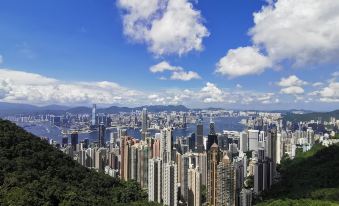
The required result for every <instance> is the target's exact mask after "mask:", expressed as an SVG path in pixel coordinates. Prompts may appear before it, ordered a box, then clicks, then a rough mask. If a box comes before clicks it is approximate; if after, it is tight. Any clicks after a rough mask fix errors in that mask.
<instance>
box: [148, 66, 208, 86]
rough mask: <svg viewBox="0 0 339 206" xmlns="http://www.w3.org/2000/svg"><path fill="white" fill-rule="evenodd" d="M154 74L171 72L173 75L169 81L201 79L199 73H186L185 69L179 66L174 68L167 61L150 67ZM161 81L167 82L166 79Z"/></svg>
mask: <svg viewBox="0 0 339 206" xmlns="http://www.w3.org/2000/svg"><path fill="white" fill-rule="evenodd" d="M150 71H151V72H152V73H161V72H165V71H171V72H172V74H171V76H170V78H169V79H171V80H181V81H189V80H192V79H201V77H200V76H199V74H198V73H196V72H194V71H185V70H184V68H182V67H179V66H172V65H170V64H169V63H168V62H167V61H162V62H160V63H159V64H156V65H153V66H151V67H150ZM160 80H167V78H166V77H163V76H162V77H161V78H160Z"/></svg>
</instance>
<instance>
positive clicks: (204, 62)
mask: <svg viewBox="0 0 339 206" xmlns="http://www.w3.org/2000/svg"><path fill="white" fill-rule="evenodd" d="M328 1H329V0H328ZM306 2H308V3H306ZM324 2H325V3H319V2H317V1H315V0H312V1H306V0H296V1H292V0H279V1H274V2H271V3H269V2H266V1H263V0H242V1H239V0H227V1H214V2H211V1H207V0H199V1H188V0H149V1H143V2H142V3H140V1H136V0H117V1H114V0H101V1H95V0H72V1H69V0H58V1H46V0H32V1H24V0H2V1H0V55H1V58H0V63H1V64H0V68H1V69H0V101H5V102H21V103H31V104H37V105H46V104H51V103H53V104H66V105H87V104H90V103H98V104H102V105H112V104H113V105H127V106H133V105H140V104H169V103H173V104H185V105H187V106H190V107H209V106H219V107H224V108H254V109H256V108H258V109H278V108H281V109H285V108H307V109H314V110H330V109H335V108H337V105H338V102H339V94H338V89H339V86H338V84H339V83H338V81H337V76H338V68H339V65H338V61H337V59H338V57H339V56H338V54H339V44H338V43H337V42H338V41H339V32H338V31H335V27H334V25H339V18H338V16H339V15H338V14H337V13H338V12H331V11H335V9H338V8H339V6H338V3H335V2H332V1H331V2H327V1H324ZM318 4H319V5H318ZM300 8H303V9H305V11H306V12H302V11H301V10H300ZM253 14H255V15H253ZM281 14H283V15H285V18H281V17H280V16H281ZM322 14H328V15H325V16H324V15H322ZM301 17H302V18H301ZM299 19H303V21H299ZM319 24H321V25H324V26H318V27H317V28H316V27H315V26H314V25H319ZM326 25H329V26H326ZM161 62H162V63H163V64H162V67H161V65H159V63H161ZM165 63H166V64H165ZM152 66H153V67H154V68H158V70H157V71H158V72H152V71H151V70H150V68H151V67H152ZM157 66H158V67H157ZM159 69H160V70H159ZM31 79H34V80H35V81H34V82H32V81H31ZM164 79H166V80H164ZM46 82H47V83H46ZM315 83H317V84H316V85H314V84H315ZM103 85H104V86H103ZM70 90H71V92H70ZM32 93H34V95H33V94H32Z"/></svg>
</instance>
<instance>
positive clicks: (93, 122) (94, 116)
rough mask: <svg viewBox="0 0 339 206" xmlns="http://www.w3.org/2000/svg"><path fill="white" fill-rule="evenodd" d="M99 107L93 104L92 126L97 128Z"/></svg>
mask: <svg viewBox="0 0 339 206" xmlns="http://www.w3.org/2000/svg"><path fill="white" fill-rule="evenodd" d="M96 110H97V105H96V104H93V106H92V120H91V125H92V126H95V125H97V121H96V118H97V112H96Z"/></svg>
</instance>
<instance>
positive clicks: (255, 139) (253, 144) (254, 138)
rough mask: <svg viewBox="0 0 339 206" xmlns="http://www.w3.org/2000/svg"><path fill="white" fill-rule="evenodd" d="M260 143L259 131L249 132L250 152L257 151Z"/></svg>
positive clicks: (251, 130)
mask: <svg viewBox="0 0 339 206" xmlns="http://www.w3.org/2000/svg"><path fill="white" fill-rule="evenodd" d="M258 143H259V130H253V129H250V130H248V150H253V151H257V150H258Z"/></svg>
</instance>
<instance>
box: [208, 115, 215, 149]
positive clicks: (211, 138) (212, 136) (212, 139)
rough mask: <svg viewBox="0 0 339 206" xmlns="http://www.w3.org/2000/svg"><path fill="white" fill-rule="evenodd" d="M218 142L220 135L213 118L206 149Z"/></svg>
mask: <svg viewBox="0 0 339 206" xmlns="http://www.w3.org/2000/svg"><path fill="white" fill-rule="evenodd" d="M214 143H215V144H218V136H217V135H216V133H215V127H214V122H213V120H212V118H211V120H210V132H209V134H208V136H207V144H206V150H207V151H209V149H210V148H211V146H212V145H213V144H214Z"/></svg>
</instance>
